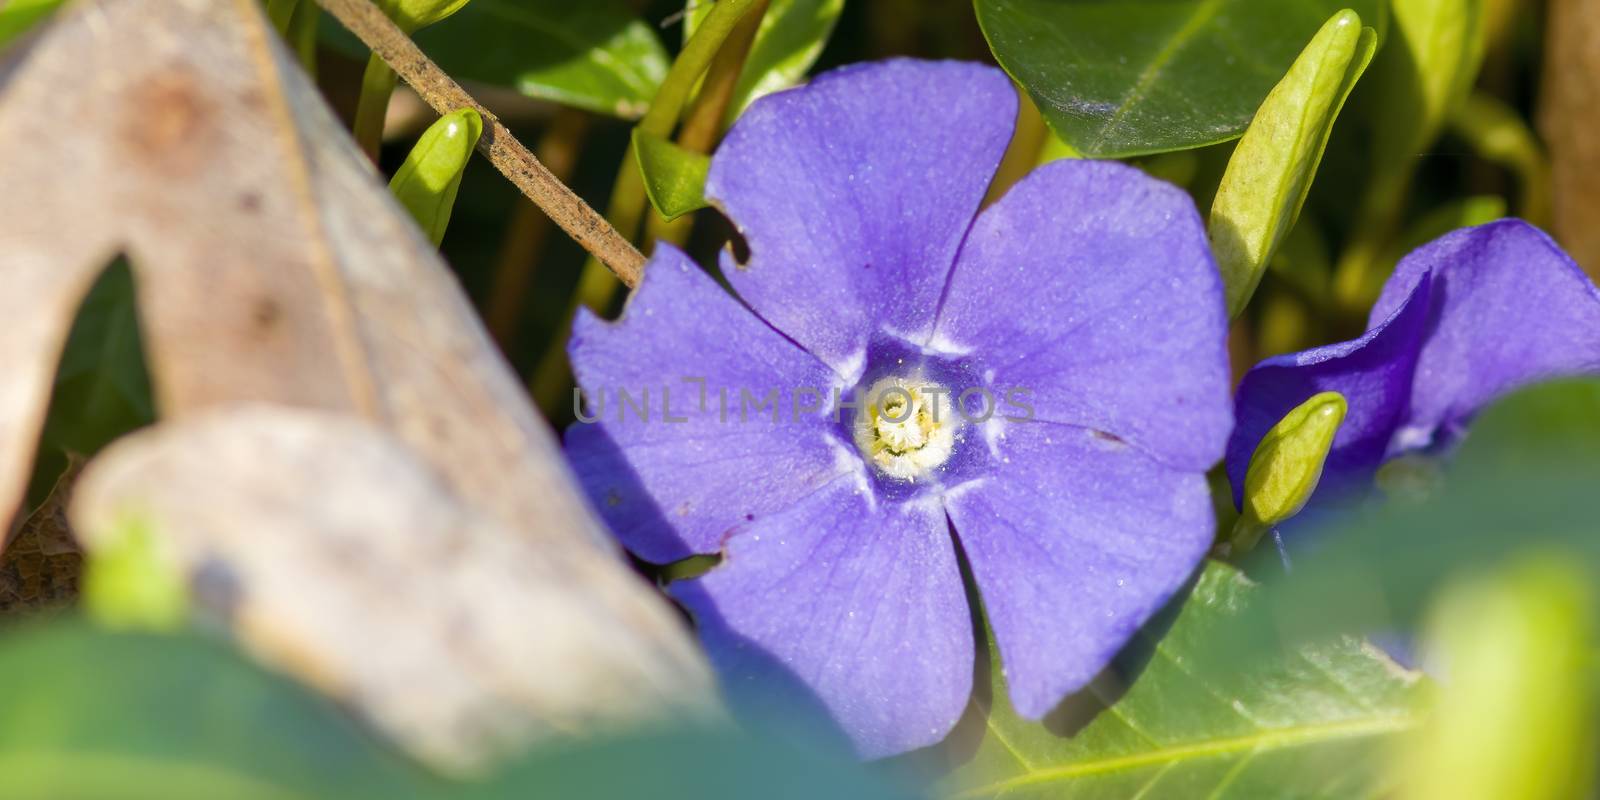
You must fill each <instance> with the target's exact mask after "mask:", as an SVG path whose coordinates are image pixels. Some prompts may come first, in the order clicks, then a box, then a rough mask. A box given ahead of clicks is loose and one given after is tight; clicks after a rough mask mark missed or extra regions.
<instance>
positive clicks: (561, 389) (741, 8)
mask: <svg viewBox="0 0 1600 800" xmlns="http://www.w3.org/2000/svg"><path fill="white" fill-rule="evenodd" d="M766 5H767V0H718V2H717V4H716V6H715V7H713V8H712V9H711V12H710V13H709V14H707V15H706V18H705V21H704V22H702V23H701V24H700V27H699V29H698V30H696V31H695V34H694V36H691V37H690V38H689V42H688V44H686V45H684V48H683V52H681V53H679V54H678V58H677V60H676V61H674V62H672V68H671V69H670V70H668V71H667V77H666V78H665V79H664V80H662V82H661V88H659V89H657V90H656V96H655V98H654V99H652V100H651V101H650V108H649V110H648V111H646V112H645V115H644V117H643V118H642V119H640V120H639V125H638V127H639V129H640V130H643V131H645V132H646V133H653V134H655V135H657V136H661V137H669V136H671V135H672V129H673V128H674V127H675V126H676V125H677V123H678V117H679V116H680V115H681V114H682V113H683V106H684V104H685V103H687V102H688V100H689V96H690V94H691V93H692V92H693V91H694V87H695V83H696V82H697V81H699V80H700V76H701V75H703V74H705V73H706V71H707V70H708V69H710V68H711V66H712V62H713V61H715V60H716V59H717V55H718V53H719V52H721V51H722V49H723V44H724V43H726V42H727V41H728V39H729V37H730V36H732V35H733V33H734V30H735V28H737V27H738V26H739V21H740V20H741V19H743V18H744V17H745V15H746V14H747V13H748V12H749V11H750V10H751V9H753V8H756V7H757V6H760V7H761V8H762V9H765V8H766ZM755 26H756V27H757V28H759V26H760V19H759V17H757V19H756V23H755ZM754 35H755V34H754V30H752V31H751V37H752V38H753V37H754ZM743 49H744V50H745V51H746V53H748V51H749V47H748V46H746V47H745V48H743ZM743 61H744V56H742V55H741V56H740V57H739V64H738V67H739V68H740V69H742V67H743ZM732 81H733V82H734V83H737V81H738V71H737V70H736V71H735V72H734V75H733V78H732ZM731 91H732V88H731V87H730V89H729V92H730V96H731ZM722 113H726V111H725V110H724V111H723V112H722ZM717 123H718V124H719V125H720V123H721V118H720V115H719V117H718V120H717ZM648 205H649V198H648V197H646V196H645V191H644V177H643V176H642V175H640V174H639V168H638V165H637V162H636V161H635V155H634V152H633V145H632V144H630V145H629V146H628V149H627V151H626V152H624V153H623V155H622V163H621V165H619V166H618V168H617V177H616V181H615V182H614V183H613V184H612V186H611V199H610V200H609V201H608V202H607V203H606V220H607V221H608V222H610V223H611V225H612V227H614V228H615V229H616V230H617V231H619V232H621V233H622V235H624V236H629V237H632V236H634V235H636V234H637V233H638V232H639V227H640V225H641V223H642V222H643V221H644V217H645V208H646V206H648ZM632 285H633V284H629V286H630V287H631V286H632ZM616 291H617V286H616V283H615V282H614V281H612V280H611V278H610V276H608V275H606V274H605V272H604V271H603V270H601V268H600V265H599V264H598V263H596V261H595V259H592V258H591V259H589V260H587V261H585V262H584V265H583V270H582V272H580V273H579V275H578V287H577V289H576V290H575V291H574V293H573V300H572V303H571V304H570V305H569V306H568V309H567V314H566V316H565V317H564V318H563V319H562V321H561V324H560V326H559V327H558V328H557V329H556V331H557V334H558V335H557V336H556V337H555V338H554V339H553V340H552V341H551V343H550V346H549V347H548V348H547V349H546V350H545V352H544V355H543V356H542V357H541V358H540V359H539V364H538V366H537V367H535V369H534V373H533V378H532V380H531V382H530V383H531V386H532V391H533V397H534V399H535V400H536V401H537V402H538V403H539V407H540V408H543V409H545V410H546V412H550V413H553V412H554V411H556V410H557V408H558V404H560V403H564V402H566V391H567V386H568V377H569V369H568V365H567V351H566V340H565V337H564V336H563V335H561V334H563V333H564V332H565V331H567V330H569V329H570V328H571V327H572V320H573V319H574V318H576V316H577V310H578V308H579V307H580V306H584V307H588V308H590V309H593V310H595V311H597V312H603V311H604V310H605V308H606V307H607V306H609V305H610V304H611V300H612V298H613V297H614V296H615V295H616Z"/></svg>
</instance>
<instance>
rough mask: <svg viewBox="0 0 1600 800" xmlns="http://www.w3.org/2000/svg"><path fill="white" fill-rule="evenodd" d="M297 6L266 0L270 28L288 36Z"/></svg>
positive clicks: (286, 0)
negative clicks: (270, 23)
mask: <svg viewBox="0 0 1600 800" xmlns="http://www.w3.org/2000/svg"><path fill="white" fill-rule="evenodd" d="M0 5H4V4H0ZM299 5H300V0H267V19H270V20H272V27H274V28H277V29H278V33H280V34H283V35H284V36H288V35H289V22H290V20H293V19H294V12H295V9H296V8H298V7H299Z"/></svg>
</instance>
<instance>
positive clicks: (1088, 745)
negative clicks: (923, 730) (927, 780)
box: [945, 562, 1422, 800]
mask: <svg viewBox="0 0 1600 800" xmlns="http://www.w3.org/2000/svg"><path fill="white" fill-rule="evenodd" d="M1258 594H1259V592H1258V590H1256V589H1255V588H1254V587H1253V585H1252V584H1250V583H1249V581H1247V580H1246V579H1245V578H1244V577H1243V576H1242V575H1241V574H1240V573H1239V572H1238V571H1237V570H1235V569H1234V568H1232V567H1229V566H1226V565H1223V564H1220V563H1216V562H1212V563H1208V564H1207V565H1206V567H1205V569H1204V571H1203V572H1202V574H1201V576H1200V578H1199V581H1198V583H1197V584H1196V585H1195V587H1194V589H1193V591H1192V593H1190V595H1189V596H1188V597H1187V598H1186V599H1185V600H1183V601H1182V602H1181V603H1177V604H1175V608H1174V609H1169V614H1168V615H1163V618H1161V619H1159V620H1158V621H1156V622H1154V623H1152V624H1150V625H1147V626H1146V627H1145V629H1144V630H1143V631H1142V632H1141V633H1140V634H1139V637H1138V639H1137V640H1136V642H1135V645H1134V646H1133V647H1132V648H1131V650H1132V652H1131V653H1129V654H1125V657H1124V664H1123V666H1122V667H1120V668H1119V669H1118V674H1119V675H1123V674H1128V673H1129V672H1131V673H1132V674H1133V677H1132V680H1131V683H1129V684H1127V686H1126V690H1125V691H1122V692H1120V694H1119V687H1118V686H1116V685H1113V684H1114V683H1116V681H1115V680H1112V679H1106V678H1103V679H1101V680H1097V681H1096V684H1095V685H1093V686H1091V688H1090V689H1089V690H1087V691H1085V692H1084V693H1082V694H1080V695H1079V696H1078V697H1076V698H1073V699H1071V700H1069V701H1068V703H1067V704H1066V705H1065V706H1063V707H1062V709H1061V710H1060V711H1058V712H1057V713H1056V714H1054V715H1052V719H1053V722H1050V723H1046V724H1041V723H1039V722H1031V721H1028V720H1024V719H1021V718H1019V717H1017V716H1016V714H1015V712H1014V711H1013V710H1012V709H1011V706H1010V703H1009V702H1008V701H1007V699H1006V689H1005V686H1004V685H1003V682H1002V681H1001V680H1000V679H999V676H1000V674H1001V673H1000V670H999V668H998V667H999V665H998V664H995V665H994V666H993V667H992V668H991V672H992V674H993V676H994V681H993V683H994V685H993V687H992V699H990V700H989V701H988V703H989V706H990V707H989V709H988V719H987V725H986V729H985V730H984V731H983V736H982V739H981V741H979V743H978V745H977V752H976V754H975V755H974V756H973V758H972V759H971V761H969V762H967V763H966V764H964V765H963V766H961V767H959V768H958V769H957V770H956V771H955V772H954V773H953V774H952V775H951V776H950V777H949V779H948V781H947V784H946V786H945V788H946V789H947V794H948V795H950V796H954V797H984V798H987V797H1005V798H1007V799H1008V800H1021V799H1022V798H1068V799H1070V798H1119V799H1120V798H1132V797H1138V798H1142V800H1164V799H1166V798H1172V799H1173V800H1190V799H1191V798H1197V797H1206V798H1214V799H1215V800H1226V798H1252V799H1253V798H1262V797H1295V798H1330V799H1331V798H1337V799H1338V800H1352V799H1354V798H1363V797H1373V796H1379V795H1380V794H1381V792H1380V791H1379V789H1380V788H1381V787H1380V786H1379V783H1381V781H1382V780H1383V766H1384V765H1383V763H1382V759H1381V753H1382V751H1383V749H1384V748H1386V747H1387V746H1389V745H1390V743H1391V742H1392V740H1393V739H1394V738H1395V737H1396V736H1397V735H1398V734H1400V733H1402V732H1405V731H1409V730H1411V729H1412V728H1414V727H1415V726H1417V725H1418V724H1419V722H1420V717H1421V711H1420V709H1421V705H1422V697H1421V694H1420V691H1419V689H1418V683H1419V681H1418V679H1417V678H1416V677H1415V676H1414V675H1410V674H1408V673H1404V672H1402V671H1401V670H1399V669H1398V668H1396V666H1395V665H1394V664H1393V663H1392V662H1390V661H1389V660H1388V659H1387V658H1385V657H1384V656H1382V655H1381V654H1379V653H1377V652H1376V651H1374V650H1373V649H1372V648H1370V647H1369V646H1367V645H1365V644H1363V643H1362V642H1360V641H1358V640H1355V639H1340V640H1337V641H1333V642H1329V643H1324V644H1320V645H1316V646H1307V647H1303V648H1300V649H1298V650H1296V651H1295V652H1292V653H1285V654H1281V655H1275V656H1272V657H1262V658H1260V659H1257V660H1255V661H1253V662H1251V663H1247V664H1240V665H1239V666H1238V668H1237V669H1232V670H1221V669H1213V668H1211V667H1210V666H1207V665H1202V664H1200V663H1199V662H1198V660H1197V658H1196V653H1198V652H1200V651H1201V650H1202V647H1203V645H1204V643H1205V642H1207V641H1208V640H1209V638H1210V637H1211V636H1212V635H1213V634H1214V632H1215V631H1216V630H1217V629H1218V628H1220V627H1222V626H1224V625H1227V624H1230V622H1231V621H1232V620H1233V619H1234V618H1235V617H1236V616H1237V615H1238V614H1239V613H1240V611H1241V610H1242V609H1243V608H1244V607H1246V606H1248V605H1249V604H1251V603H1253V602H1255V598H1256V597H1257V595H1258ZM1174 611H1175V617H1173V616H1170V615H1171V614H1172V613H1173V612H1174ZM990 651H991V652H993V651H994V648H993V646H992V642H991V647H990ZM1130 660H1131V661H1135V662H1137V661H1139V660H1143V663H1142V664H1134V665H1132V666H1129V665H1127V664H1126V662H1127V661H1130ZM980 697H981V693H980ZM1107 703H1109V704H1110V705H1109V706H1108V705H1106V704H1107ZM1063 728H1065V729H1067V730H1070V735H1064V731H1063Z"/></svg>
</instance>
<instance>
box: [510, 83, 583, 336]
mask: <svg viewBox="0 0 1600 800" xmlns="http://www.w3.org/2000/svg"><path fill="white" fill-rule="evenodd" d="M588 127H589V115H588V114H585V113H584V112H582V111H578V110H575V109H564V110H562V111H561V112H560V113H558V114H556V116H555V118H554V119H553V120H551V122H550V126H549V127H548V128H547V129H546V130H545V132H544V134H543V135H541V136H540V137H539V141H538V143H537V144H536V145H534V153H535V155H537V156H538V157H539V160H540V161H543V162H544V164H545V166H547V167H549V168H550V172H551V174H553V175H555V176H556V177H557V178H560V179H562V180H563V181H565V180H566V179H567V178H568V177H569V176H571V175H572V170H573V169H574V168H575V167H576V166H577V164H578V152H579V149H580V147H581V145H582V139H583V134H584V131H585V130H587V129H588ZM549 232H550V220H548V219H546V218H545V216H544V215H543V214H540V213H539V210H538V209H537V208H535V207H534V206H533V204H531V203H528V202H525V201H524V202H519V203H518V204H517V208H516V210H515V211H514V212H513V216H512V219H511V225H510V227H509V228H508V229H507V231H506V236H505V241H504V242H503V244H502V245H501V248H500V260H499V263H498V264H497V265H496V267H495V273H494V284H493V289H492V290H491V292H490V294H489V306H488V309H487V311H486V313H485V314H484V316H485V318H486V319H487V321H488V323H489V332H490V333H492V334H494V338H495V341H497V342H499V343H500V346H501V347H503V348H509V347H510V344H511V341H512V339H513V338H514V337H515V336H516V332H517V323H518V321H519V320H520V319H521V318H522V311H523V308H524V307H525V306H526V305H527V300H528V288H529V285H530V284H531V283H532V280H533V267H534V264H535V263H536V259H537V258H538V256H539V250H540V248H541V247H542V246H543V244H544V240H545V236H546V234H548V233H549Z"/></svg>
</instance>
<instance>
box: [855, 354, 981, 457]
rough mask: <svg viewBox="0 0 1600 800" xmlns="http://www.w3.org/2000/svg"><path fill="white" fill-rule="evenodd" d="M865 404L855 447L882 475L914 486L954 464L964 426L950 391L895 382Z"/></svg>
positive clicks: (873, 391) (880, 385)
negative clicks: (958, 432)
mask: <svg viewBox="0 0 1600 800" xmlns="http://www.w3.org/2000/svg"><path fill="white" fill-rule="evenodd" d="M862 402H863V403H864V404H866V405H865V407H864V408H863V409H861V410H860V411H859V413H857V414H856V422H855V431H854V434H855V441H856V447H857V448H859V449H860V450H861V455H862V457H864V458H865V459H866V460H867V461H868V462H869V463H871V464H872V465H873V466H874V467H877V468H878V470H879V471H880V472H882V473H883V474H885V475H888V476H889V477H892V478H900V479H902V480H913V481H914V480H916V479H918V478H920V477H922V476H923V475H926V474H927V473H928V472H930V471H932V470H934V469H936V468H938V467H939V466H941V465H943V464H944V462H946V461H949V460H950V453H951V451H953V450H954V449H955V444H956V430H957V429H958V428H960V427H961V422H962V420H961V415H960V414H959V413H957V411H956V408H955V401H954V398H952V397H951V396H950V390H949V389H947V388H945V387H943V386H940V385H939V384H936V383H932V382H929V381H925V380H920V379H918V378H905V377H898V376H890V377H887V378H883V379H881V380H879V381H878V382H876V383H874V384H872V388H870V389H868V390H867V392H866V395H865V396H864V397H863V398H862Z"/></svg>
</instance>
